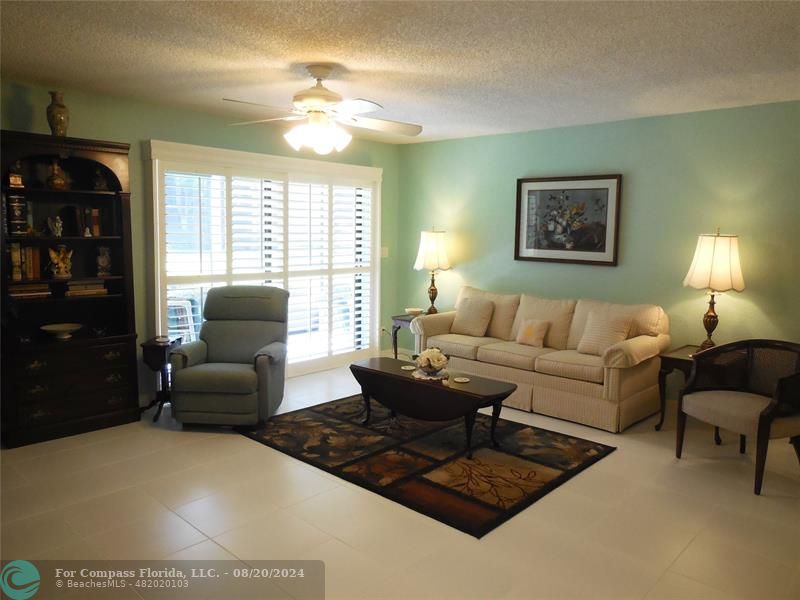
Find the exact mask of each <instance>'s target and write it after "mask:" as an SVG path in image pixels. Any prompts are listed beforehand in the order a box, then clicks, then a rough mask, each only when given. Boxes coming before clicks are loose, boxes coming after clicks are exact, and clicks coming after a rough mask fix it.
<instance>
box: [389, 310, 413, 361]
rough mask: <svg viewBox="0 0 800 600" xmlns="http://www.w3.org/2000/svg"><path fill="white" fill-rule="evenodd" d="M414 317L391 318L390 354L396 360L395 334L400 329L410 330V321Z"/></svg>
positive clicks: (399, 316)
mask: <svg viewBox="0 0 800 600" xmlns="http://www.w3.org/2000/svg"><path fill="white" fill-rule="evenodd" d="M413 320H414V315H394V316H393V317H392V352H394V357H395V358H397V332H398V331H400V330H401V329H411V321H413Z"/></svg>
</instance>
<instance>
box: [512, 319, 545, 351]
mask: <svg viewBox="0 0 800 600" xmlns="http://www.w3.org/2000/svg"><path fill="white" fill-rule="evenodd" d="M549 327H550V321H540V320H538V319H528V320H527V321H524V322H523V323H522V326H521V327H520V328H519V331H518V332H517V337H516V340H517V343H518V344H525V345H526V346H536V347H537V348H543V347H544V336H545V335H547V329H548V328H549Z"/></svg>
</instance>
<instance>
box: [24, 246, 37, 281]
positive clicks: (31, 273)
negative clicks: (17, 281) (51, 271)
mask: <svg viewBox="0 0 800 600" xmlns="http://www.w3.org/2000/svg"><path fill="white" fill-rule="evenodd" d="M21 269H22V278H23V279H39V278H40V277H41V276H42V273H41V253H40V251H39V248H38V247H35V246H25V247H24V248H22V265H21Z"/></svg>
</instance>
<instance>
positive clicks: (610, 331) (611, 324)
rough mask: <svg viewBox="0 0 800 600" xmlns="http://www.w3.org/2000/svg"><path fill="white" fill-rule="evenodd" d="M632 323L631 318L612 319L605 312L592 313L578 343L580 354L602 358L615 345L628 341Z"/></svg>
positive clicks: (617, 317) (618, 317)
mask: <svg viewBox="0 0 800 600" xmlns="http://www.w3.org/2000/svg"><path fill="white" fill-rule="evenodd" d="M631 321H632V319H631V317H630V316H615V317H611V316H609V315H608V313H606V312H604V311H603V312H600V311H592V312H590V313H589V317H588V318H587V319H586V327H585V328H584V330H583V336H581V341H580V342H578V352H580V353H581V354H594V355H596V356H602V354H603V353H604V352H605V351H606V350H607V349H608V348H610V347H611V346H613V345H614V344H616V343H618V342H621V341H623V340H626V339H628V332H629V331H630V330H631Z"/></svg>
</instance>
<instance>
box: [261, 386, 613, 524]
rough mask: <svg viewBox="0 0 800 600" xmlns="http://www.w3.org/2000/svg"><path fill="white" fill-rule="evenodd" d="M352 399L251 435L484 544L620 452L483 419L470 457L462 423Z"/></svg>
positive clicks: (287, 417) (284, 418) (276, 421)
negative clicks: (394, 412) (493, 430)
mask: <svg viewBox="0 0 800 600" xmlns="http://www.w3.org/2000/svg"><path fill="white" fill-rule="evenodd" d="M363 419H364V401H363V399H362V398H361V396H351V397H349V398H342V399H341V400H334V401H332V402H327V403H325V404H320V405H318V406H312V407H310V408H305V409H302V410H298V411H295V412H291V413H286V414H282V415H278V416H275V417H272V418H271V419H270V420H269V421H268V422H267V424H266V425H264V426H263V427H262V428H260V429H257V430H254V431H252V432H249V433H246V434H245V435H247V436H248V437H251V438H252V439H254V440H256V441H259V442H261V443H262V444H266V445H267V446H270V447H272V448H275V449H276V450H279V451H281V452H283V453H285V454H288V455H289V456H293V457H294V458H297V459H299V460H302V461H303V462H306V463H308V464H311V465H313V466H315V467H318V468H320V469H323V470H325V471H327V472H329V473H332V474H334V475H336V476H338V477H341V478H342V479H346V480H347V481H350V482H352V483H355V484H357V485H359V486H361V487H364V488H366V489H368V490H370V491H373V492H375V493H376V494H380V495H381V496H384V497H385V498H389V499H391V500H394V501H395V502H398V503H400V504H402V505H403V506H406V507H408V508H410V509H412V510H415V511H417V512H420V513H422V514H424V515H427V516H429V517H431V518H433V519H436V520H437V521H441V522H442V523H446V524H447V525H450V526H451V527H455V528H456V529H459V530H460V531H463V532H464V533H468V534H470V535H473V536H475V537H477V538H480V537H483V536H484V535H486V534H487V533H488V532H490V531H491V530H492V529H494V528H495V527H497V526H498V525H500V524H502V523H504V522H505V521H507V520H508V519H510V518H511V517H513V516H514V515H516V514H517V513H519V512H520V511H522V510H523V509H525V508H527V507H528V506H530V505H531V504H533V503H534V502H536V501H537V500H538V499H539V498H541V497H542V496H544V495H545V494H548V493H550V492H552V491H553V490H554V489H556V488H557V487H558V486H560V485H561V484H563V483H564V482H566V481H568V480H569V479H570V478H572V477H574V476H575V475H577V474H578V473H580V472H581V471H582V470H583V469H586V468H587V467H590V466H591V465H593V464H594V463H596V462H597V461H598V460H600V459H602V458H604V457H606V456H608V455H609V454H611V453H612V452H613V451H614V450H615V448H613V447H611V446H606V445H604V444H599V443H597V442H591V441H589V440H584V439H581V438H576V437H573V436H569V435H564V434H561V433H556V432H554V431H548V430H546V429H540V428H538V427H532V426H530V425H523V424H521V423H515V422H513V421H507V420H505V419H500V421H499V422H498V424H497V435H496V437H497V441H498V442H499V447H498V448H493V447H492V444H491V441H490V439H489V427H490V424H491V417H489V416H488V415H484V414H478V417H477V419H476V421H475V430H474V432H473V438H472V439H473V457H472V459H468V458H466V452H465V432H464V420H463V419H458V420H455V421H443V422H430V421H418V420H416V419H410V418H407V417H404V416H400V415H398V416H397V417H392V416H391V414H390V413H389V410H388V409H386V408H384V407H383V406H381V405H380V404H378V403H377V402H372V417H371V419H370V423H369V425H367V426H364V425H362V424H361V422H362V420H363Z"/></svg>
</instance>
